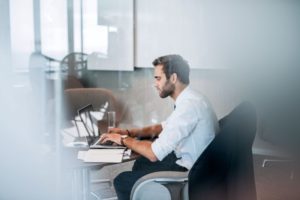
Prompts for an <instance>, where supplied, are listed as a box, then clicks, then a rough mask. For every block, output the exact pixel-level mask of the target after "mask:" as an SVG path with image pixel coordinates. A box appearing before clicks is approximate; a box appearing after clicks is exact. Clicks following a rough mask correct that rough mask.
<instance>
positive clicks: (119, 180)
mask: <svg viewBox="0 0 300 200" xmlns="http://www.w3.org/2000/svg"><path fill="white" fill-rule="evenodd" d="M176 160H177V158H176V156H175V154H174V153H170V154H169V155H168V156H166V157H165V158H164V159H163V160H162V161H157V162H151V161H149V160H148V159H147V158H145V157H140V158H138V159H137V160H136V161H135V163H134V165H133V167H132V171H127V172H122V173H120V174H119V175H118V176H117V177H116V178H115V179H114V187H115V190H116V192H117V195H118V199H119V200H129V199H130V192H131V189H132V187H133V185H134V183H135V182H136V181H137V180H138V179H139V178H141V177H143V176H144V175H146V174H149V173H152V172H157V171H187V169H186V168H184V167H181V166H179V165H177V164H176V163H175V162H176Z"/></svg>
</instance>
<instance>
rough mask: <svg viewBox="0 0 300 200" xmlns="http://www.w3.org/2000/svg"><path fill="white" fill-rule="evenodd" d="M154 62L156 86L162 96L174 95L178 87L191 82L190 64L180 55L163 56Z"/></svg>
mask: <svg viewBox="0 0 300 200" xmlns="http://www.w3.org/2000/svg"><path fill="white" fill-rule="evenodd" d="M152 64H153V65H154V67H155V71H154V78H155V80H156V81H155V87H156V88H157V90H158V91H159V96H160V97H161V98H165V97H168V96H171V97H172V96H173V95H174V92H175V90H176V87H178V86H186V85H188V84H189V83H190V79H189V73H190V67H189V64H188V63H187V61H186V60H184V59H183V58H182V57H181V56H180V55H167V56H162V57H159V58H157V59H155V60H154V61H153V62H152Z"/></svg>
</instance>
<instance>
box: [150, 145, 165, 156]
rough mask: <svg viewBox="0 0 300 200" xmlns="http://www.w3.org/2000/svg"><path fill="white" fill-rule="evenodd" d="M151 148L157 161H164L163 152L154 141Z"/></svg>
mask: <svg viewBox="0 0 300 200" xmlns="http://www.w3.org/2000/svg"><path fill="white" fill-rule="evenodd" d="M151 148H152V151H153V153H154V155H155V156H156V158H157V159H158V160H159V161H162V160H163V159H164V157H165V156H164V155H163V153H162V152H163V150H162V148H161V147H160V145H159V143H158V142H156V141H154V142H153V143H152V144H151Z"/></svg>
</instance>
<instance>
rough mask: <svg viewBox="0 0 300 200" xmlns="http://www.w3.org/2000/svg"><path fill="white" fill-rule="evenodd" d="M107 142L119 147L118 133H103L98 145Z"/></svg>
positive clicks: (119, 136)
mask: <svg viewBox="0 0 300 200" xmlns="http://www.w3.org/2000/svg"><path fill="white" fill-rule="evenodd" d="M107 141H111V142H114V143H116V144H118V145H121V135H120V134H118V133H103V134H102V135H101V137H100V143H101V144H104V143H105V142H107Z"/></svg>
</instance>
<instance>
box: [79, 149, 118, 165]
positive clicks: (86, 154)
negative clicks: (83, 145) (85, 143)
mask: <svg viewBox="0 0 300 200" xmlns="http://www.w3.org/2000/svg"><path fill="white" fill-rule="evenodd" d="M123 153H124V149H89V150H88V151H79V152H78V155H77V158H78V159H81V160H83V161H84V162H105V163H120V162H122V159H123Z"/></svg>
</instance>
